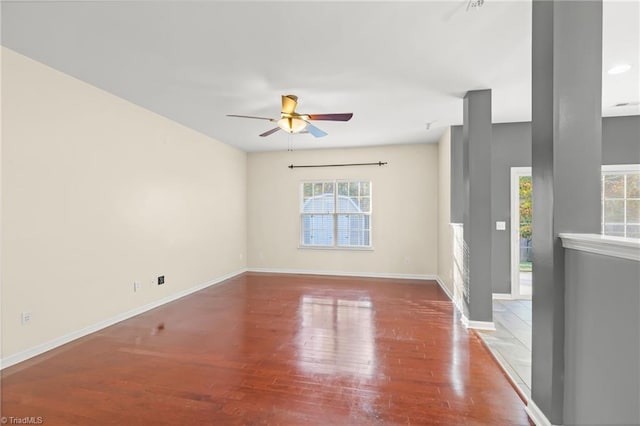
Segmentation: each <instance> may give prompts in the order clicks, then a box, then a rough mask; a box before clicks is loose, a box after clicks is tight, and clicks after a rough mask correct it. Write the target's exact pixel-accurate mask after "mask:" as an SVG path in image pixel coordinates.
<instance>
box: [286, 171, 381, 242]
mask: <svg viewBox="0 0 640 426" xmlns="http://www.w3.org/2000/svg"><path fill="white" fill-rule="evenodd" d="M326 182H333V184H334V192H333V194H334V211H333V212H331V213H329V212H326V213H316V214H331V215H333V217H334V226H333V242H334V244H333V245H331V246H330V245H306V244H304V243H303V240H304V229H303V223H302V216H303V215H305V214H310V213H304V212H303V211H302V208H303V206H304V184H305V183H326ZM339 182H368V183H369V212H368V213H364V214H366V215H368V216H369V245H368V246H339V245H337V241H338V236H337V232H338V231H337V225H336V224H337V223H338V222H337V218H338V216H339V215H341V214H344V215H349V214H353V213H337V212H336V211H335V210H336V207H335V206H337V202H336V201H337V200H336V197H337V196H338V183H339ZM298 197H299V200H300V201H299V203H298V220H299V221H300V227H299V232H300V235H299V238H298V249H302V250H338V251H341V250H346V251H373V250H374V247H373V231H372V229H373V222H372V217H373V182H372V181H371V180H370V179H366V178H362V179H358V178H352V179H304V180H301V181H300V184H299V194H298ZM360 214H362V213H360Z"/></svg>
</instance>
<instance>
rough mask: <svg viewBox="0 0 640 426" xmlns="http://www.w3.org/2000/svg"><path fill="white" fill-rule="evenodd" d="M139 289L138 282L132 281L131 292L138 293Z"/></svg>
mask: <svg viewBox="0 0 640 426" xmlns="http://www.w3.org/2000/svg"><path fill="white" fill-rule="evenodd" d="M140 289H141V286H140V283H139V282H138V281H134V282H133V291H134V293H135V292H138V291H140Z"/></svg>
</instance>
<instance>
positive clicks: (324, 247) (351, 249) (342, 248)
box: [298, 245, 373, 251]
mask: <svg viewBox="0 0 640 426" xmlns="http://www.w3.org/2000/svg"><path fill="white" fill-rule="evenodd" d="M298 249H299V250H337V251H373V247H334V246H302V245H299V246H298Z"/></svg>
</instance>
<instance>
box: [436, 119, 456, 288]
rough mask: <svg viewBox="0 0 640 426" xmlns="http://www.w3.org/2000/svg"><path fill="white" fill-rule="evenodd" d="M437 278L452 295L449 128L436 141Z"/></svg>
mask: <svg viewBox="0 0 640 426" xmlns="http://www.w3.org/2000/svg"><path fill="white" fill-rule="evenodd" d="M438 164H439V166H438V276H439V277H440V280H441V281H442V283H443V284H444V285H445V287H446V288H447V289H449V294H450V295H452V294H453V233H452V230H451V226H450V225H449V222H450V218H451V128H448V129H447V130H446V131H445V132H444V134H443V135H442V137H441V138H440V140H439V141H438Z"/></svg>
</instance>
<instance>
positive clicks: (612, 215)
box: [604, 200, 624, 223]
mask: <svg viewBox="0 0 640 426" xmlns="http://www.w3.org/2000/svg"><path fill="white" fill-rule="evenodd" d="M604 222H605V223H609V222H616V223H624V201H623V200H605V201H604Z"/></svg>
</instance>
